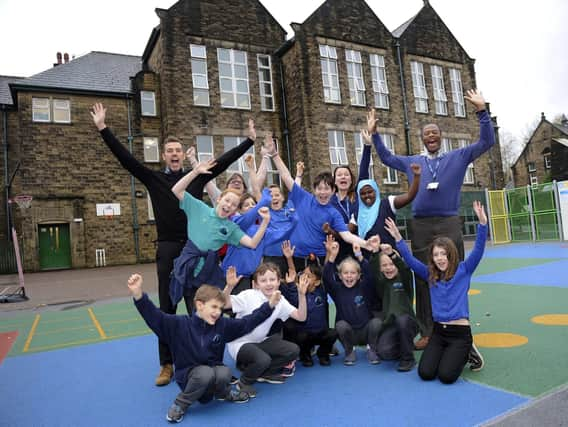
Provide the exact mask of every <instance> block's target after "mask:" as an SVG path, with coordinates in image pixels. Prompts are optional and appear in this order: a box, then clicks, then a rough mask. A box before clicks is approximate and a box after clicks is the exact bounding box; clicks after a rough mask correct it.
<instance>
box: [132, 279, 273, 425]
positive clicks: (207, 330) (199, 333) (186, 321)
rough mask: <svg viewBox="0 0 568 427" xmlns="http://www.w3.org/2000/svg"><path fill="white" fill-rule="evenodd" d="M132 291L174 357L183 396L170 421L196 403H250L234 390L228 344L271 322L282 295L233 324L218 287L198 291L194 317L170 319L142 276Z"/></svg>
mask: <svg viewBox="0 0 568 427" xmlns="http://www.w3.org/2000/svg"><path fill="white" fill-rule="evenodd" d="M128 288H129V290H130V293H131V294H132V296H133V297H134V305H135V306H136V308H137V309H138V312H139V313H140V315H141V316H142V318H143V319H144V321H145V322H146V324H147V325H148V327H149V328H150V329H151V330H152V331H153V332H154V333H155V334H156V335H157V336H158V338H160V340H162V341H164V342H165V343H167V344H168V346H169V348H170V349H171V352H172V356H173V361H174V367H175V373H174V378H175V380H176V382H177V383H178V385H179V387H180V388H181V390H182V391H181V392H180V393H179V394H178V395H177V397H176V399H175V401H174V403H173V404H172V405H171V407H170V409H169V410H168V413H167V415H166V419H167V420H168V421H170V422H176V423H179V422H180V421H181V420H182V418H183V416H184V414H185V412H186V411H187V408H188V407H189V406H190V405H191V404H193V403H194V402H195V401H199V402H200V403H208V402H210V401H211V400H213V398H216V399H218V400H226V401H229V402H236V403H244V402H246V401H248V400H249V395H248V394H247V393H246V392H243V391H238V390H234V389H233V390H232V389H231V387H230V384H229V382H230V380H231V370H230V369H229V368H228V367H227V366H225V365H223V353H224V351H225V344H226V343H227V342H229V341H232V340H234V339H236V338H239V337H241V336H243V335H246V334H248V333H249V332H250V331H252V330H253V329H254V328H256V327H257V326H258V325H260V324H261V323H262V322H264V321H265V320H266V319H268V318H269V317H270V316H271V315H272V312H273V309H274V307H275V306H276V305H277V304H278V303H279V301H280V293H279V292H275V293H273V294H272V295H271V297H270V299H269V300H268V301H267V302H266V303H264V304H262V305H260V306H259V307H258V308H257V309H256V310H254V311H253V312H252V313H251V314H250V315H248V316H244V317H242V318H241V319H231V318H227V317H224V316H223V306H224V305H225V295H224V294H223V292H222V291H221V290H220V289H219V288H216V287H214V286H209V285H203V286H201V287H200V288H199V289H198V290H197V292H196V293H195V297H194V305H195V312H194V313H193V315H192V316H187V315H183V316H179V315H178V316H176V315H173V314H166V313H163V312H162V311H160V310H159V309H158V308H156V306H155V305H154V304H153V303H152V301H151V300H150V298H148V295H147V294H146V293H144V292H143V291H142V276H141V275H140V274H133V275H132V276H130V278H129V279H128Z"/></svg>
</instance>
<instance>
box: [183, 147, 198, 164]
mask: <svg viewBox="0 0 568 427" xmlns="http://www.w3.org/2000/svg"><path fill="white" fill-rule="evenodd" d="M185 157H187V158H188V160H189V163H190V164H191V167H194V166H195V165H197V163H198V162H197V155H196V152H195V147H194V146H193V145H192V146H191V147H189V148H188V149H187V151H186V152H185Z"/></svg>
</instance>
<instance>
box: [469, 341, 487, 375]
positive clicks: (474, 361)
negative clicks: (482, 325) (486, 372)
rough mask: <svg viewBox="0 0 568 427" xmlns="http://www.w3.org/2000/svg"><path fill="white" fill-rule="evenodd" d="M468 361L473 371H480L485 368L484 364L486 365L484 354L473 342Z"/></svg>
mask: <svg viewBox="0 0 568 427" xmlns="http://www.w3.org/2000/svg"><path fill="white" fill-rule="evenodd" d="M468 363H469V369H471V370H472V371H473V372H479V371H481V370H482V369H483V366H485V360H483V356H482V355H481V353H480V352H479V350H478V349H477V347H476V346H475V344H474V343H473V342H472V343H471V348H470V349H469V359H468Z"/></svg>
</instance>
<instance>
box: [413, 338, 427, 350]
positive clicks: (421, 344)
mask: <svg viewBox="0 0 568 427" xmlns="http://www.w3.org/2000/svg"><path fill="white" fill-rule="evenodd" d="M429 342H430V337H421V338H420V339H419V340H418V341H416V343H415V344H414V349H415V350H424V349H425V348H426V346H427V345H428V343H429Z"/></svg>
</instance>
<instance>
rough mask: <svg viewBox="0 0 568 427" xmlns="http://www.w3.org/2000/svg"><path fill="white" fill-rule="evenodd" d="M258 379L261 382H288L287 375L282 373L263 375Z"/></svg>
mask: <svg viewBox="0 0 568 427" xmlns="http://www.w3.org/2000/svg"><path fill="white" fill-rule="evenodd" d="M256 380H257V381H258V382H259V383H268V384H284V383H285V382H286V377H283V376H282V375H263V376H262V377H258V378H257V379H256Z"/></svg>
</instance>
